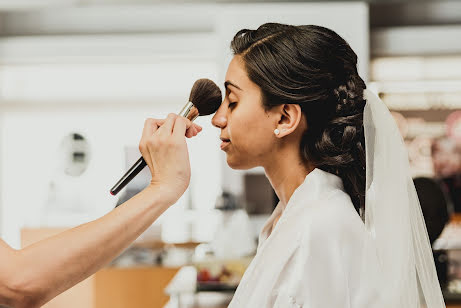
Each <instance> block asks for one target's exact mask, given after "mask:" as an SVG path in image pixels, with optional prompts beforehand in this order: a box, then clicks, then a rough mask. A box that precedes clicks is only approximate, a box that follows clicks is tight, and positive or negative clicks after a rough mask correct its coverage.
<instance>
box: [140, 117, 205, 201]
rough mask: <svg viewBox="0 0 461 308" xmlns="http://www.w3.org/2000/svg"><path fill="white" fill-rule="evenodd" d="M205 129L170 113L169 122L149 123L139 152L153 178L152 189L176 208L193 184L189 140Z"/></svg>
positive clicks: (145, 127) (167, 120)
mask: <svg viewBox="0 0 461 308" xmlns="http://www.w3.org/2000/svg"><path fill="white" fill-rule="evenodd" d="M201 130H202V128H201V127H200V126H199V125H197V124H194V123H192V122H191V121H190V120H189V119H186V118H184V117H180V116H178V115H176V114H173V113H170V114H169V115H168V117H167V118H166V119H147V120H146V122H145V124H144V130H143V134H142V137H141V141H140V143H139V150H140V151H141V154H142V156H143V158H144V160H145V161H146V163H147V165H148V166H149V169H150V171H151V174H152V181H151V184H150V186H149V188H153V189H154V191H155V192H156V193H157V194H160V195H161V196H162V199H163V200H164V201H165V202H166V204H169V205H172V204H174V203H175V202H176V201H177V200H178V199H179V198H180V197H181V196H182V194H183V193H184V192H185V191H186V189H187V187H188V186H189V182H190V174H191V171H190V162H189V152H188V150H187V143H186V138H185V137H188V138H192V137H194V136H196V135H197V134H198V133H199V132H200V131H201Z"/></svg>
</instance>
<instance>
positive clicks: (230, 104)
mask: <svg viewBox="0 0 461 308" xmlns="http://www.w3.org/2000/svg"><path fill="white" fill-rule="evenodd" d="M235 104H237V103H236V102H229V105H228V107H229V108H233V107H235Z"/></svg>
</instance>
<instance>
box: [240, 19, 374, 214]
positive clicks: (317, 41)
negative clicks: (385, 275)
mask: <svg viewBox="0 0 461 308" xmlns="http://www.w3.org/2000/svg"><path fill="white" fill-rule="evenodd" d="M231 49H232V51H233V53H234V55H240V56H241V57H242V59H243V61H244V65H245V69H246V71H247V74H248V77H249V78H250V80H251V81H253V82H254V83H255V84H257V85H258V86H259V87H260V88H261V90H262V97H263V102H262V103H263V107H264V109H265V110H266V111H268V110H270V109H271V108H272V107H274V106H277V105H281V104H299V105H300V106H301V110H302V112H303V114H304V115H305V117H306V120H307V125H308V128H307V130H306V131H305V132H304V134H303V136H302V139H301V143H300V154H301V157H302V159H303V160H304V161H305V162H307V161H309V162H310V163H312V164H313V165H314V166H315V167H317V168H319V169H322V170H324V171H327V172H330V173H333V174H336V175H338V176H339V177H341V179H342V180H343V185H344V189H345V190H346V192H347V193H348V194H349V196H350V197H351V200H352V202H353V204H354V206H355V208H356V210H357V212H358V213H359V214H361V215H363V213H364V212H363V211H364V209H365V171H366V170H365V136H364V131H363V109H364V107H365V103H366V101H365V100H364V98H363V90H364V89H365V88H366V85H365V82H364V81H363V80H362V78H360V76H359V74H358V72H357V55H356V54H355V52H354V51H353V50H352V49H351V47H350V46H349V44H348V43H347V42H346V41H345V40H344V39H342V38H341V37H340V36H339V35H338V34H336V33H335V32H334V31H332V30H330V29H327V28H324V27H320V26H313V25H306V26H291V25H284V24H278V23H266V24H263V25H262V26H260V27H259V28H258V29H257V30H249V29H243V30H240V31H239V32H238V33H237V34H236V35H235V36H234V38H233V40H232V42H231Z"/></svg>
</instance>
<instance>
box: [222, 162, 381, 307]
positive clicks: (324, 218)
mask: <svg viewBox="0 0 461 308" xmlns="http://www.w3.org/2000/svg"><path fill="white" fill-rule="evenodd" d="M280 213H281V216H280V219H279V220H278V222H277V224H276V225H275V227H274V229H273V230H272V225H273V222H274V219H275V218H276V217H278V216H279V215H280ZM370 240H371V237H370V236H369V233H368V232H367V231H366V229H365V226H364V224H363V222H362V220H361V218H360V217H359V215H358V213H357V212H356V210H355V208H354V206H353V204H352V201H351V199H350V197H349V195H348V194H347V193H346V192H345V191H344V188H343V182H342V180H341V178H340V177H338V176H337V175H334V174H331V173H328V172H325V171H323V170H321V169H318V168H316V169H314V170H313V171H312V172H311V173H309V174H308V175H307V176H306V178H305V180H304V182H303V183H302V184H301V185H300V186H299V187H298V188H297V189H296V190H295V191H294V193H293V195H292V196H291V198H290V200H289V201H288V204H287V205H286V206H284V205H283V204H282V203H281V202H279V204H278V205H277V207H276V209H275V210H274V212H273V213H272V215H271V217H270V218H269V219H268V221H267V222H266V224H265V225H264V227H263V229H262V231H261V233H260V236H259V245H258V250H257V253H256V256H255V257H254V259H253V261H252V262H251V264H250V266H249V267H248V269H247V270H246V272H245V274H244V276H243V278H242V280H241V282H240V285H239V287H238V288H237V291H236V292H235V295H234V298H233V299H232V302H231V303H230V305H229V307H231V308H236V307H238V308H242V307H251V308H265V307H271V308H272V307H275V308H291V307H304V308H323V307H325V308H340V307H344V308H369V307H375V305H373V300H374V298H376V294H377V292H379V287H378V286H377V285H370V284H361V283H360V280H361V279H366V281H376V280H377V279H376V278H377V277H379V272H378V266H377V264H378V263H377V258H376V254H375V253H374V252H373V249H371V250H370V249H364V247H365V246H367V245H364V244H365V242H366V241H370ZM368 244H369V243H368ZM367 247H368V248H369V246H367ZM365 268H366V269H367V270H366V272H364V269H365ZM369 275H372V277H373V279H368V278H370V276H369Z"/></svg>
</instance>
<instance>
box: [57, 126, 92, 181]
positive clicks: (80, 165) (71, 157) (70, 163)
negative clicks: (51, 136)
mask: <svg viewBox="0 0 461 308" xmlns="http://www.w3.org/2000/svg"><path fill="white" fill-rule="evenodd" d="M59 152H60V156H61V166H62V167H61V168H62V169H63V170H64V173H65V174H66V175H69V176H74V177H76V176H80V175H82V174H83V172H85V170H86V168H87V167H88V163H89V161H90V145H89V144H88V141H87V140H86V139H85V137H84V136H83V135H82V134H79V133H71V134H69V135H67V136H65V137H64V139H63V140H62V141H61V145H60V147H59Z"/></svg>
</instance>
